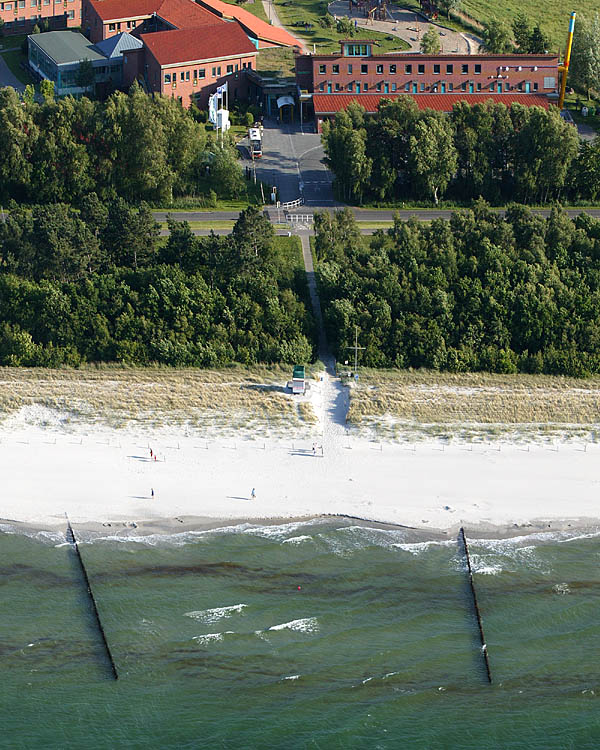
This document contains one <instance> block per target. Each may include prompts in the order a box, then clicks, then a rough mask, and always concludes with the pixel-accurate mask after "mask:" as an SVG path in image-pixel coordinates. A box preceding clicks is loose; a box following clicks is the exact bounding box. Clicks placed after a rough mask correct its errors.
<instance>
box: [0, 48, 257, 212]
mask: <svg viewBox="0 0 600 750" xmlns="http://www.w3.org/2000/svg"><path fill="white" fill-rule="evenodd" d="M90 67H91V65H90V64H88V65H87V66H86V65H85V64H84V63H82V64H81V66H80V70H79V72H78V74H79V73H81V77H80V78H78V80H79V82H80V83H81V85H82V86H83V85H84V84H85V80H87V79H86V74H89V72H90V70H89V69H90ZM91 72H92V73H93V70H92V71H91ZM44 83H49V84H50V88H48V87H46V88H44V87H43V86H42V87H41V91H42V97H43V101H42V102H37V101H35V100H34V96H33V92H32V91H31V90H26V91H25V93H24V96H23V100H21V99H20V98H19V96H18V94H17V92H16V91H15V90H14V89H12V88H9V87H7V88H3V89H0V200H2V201H4V202H6V201H7V200H8V199H11V198H12V199H14V200H16V201H19V202H30V203H46V202H47V203H55V202H66V203H77V202H78V201H80V200H81V198H82V197H83V196H84V195H86V194H87V193H89V192H91V191H94V192H95V193H96V194H97V195H98V196H99V197H100V198H101V199H102V200H112V199H113V198H116V197H121V198H123V199H125V200H126V201H128V202H138V201H144V200H145V201H149V202H154V203H159V202H160V203H168V202H170V201H171V199H172V198H173V196H178V195H198V194H199V193H202V192H205V193H207V194H208V193H209V191H210V190H213V191H214V192H215V193H216V194H217V196H221V197H224V198H231V197H237V196H239V195H240V194H241V193H243V191H244V189H245V183H244V179H243V174H242V170H241V167H240V166H239V164H238V163H237V153H236V150H235V148H234V147H233V145H232V144H230V143H228V142H227V141H226V142H225V144H224V145H223V146H221V145H217V144H216V142H215V141H214V140H213V139H212V138H211V137H210V135H209V134H208V133H207V132H206V129H205V127H204V125H202V124H201V123H198V122H196V121H195V120H194V119H193V117H192V115H191V114H190V113H189V112H188V111H187V110H185V109H183V108H182V107H181V106H180V104H179V103H178V102H177V101H175V100H174V99H169V98H167V97H151V96H148V95H147V94H145V93H144V91H143V90H142V89H141V88H140V87H139V86H138V85H137V84H134V85H133V86H132V87H131V89H130V91H129V93H128V94H124V93H122V92H117V93H115V94H113V95H112V96H110V97H109V98H108V100H107V101H106V102H97V101H91V100H90V99H88V98H87V97H82V98H80V99H74V98H73V97H65V98H61V99H59V100H55V99H54V87H53V85H52V82H51V81H50V82H48V81H46V82H44V81H42V84H44Z"/></svg>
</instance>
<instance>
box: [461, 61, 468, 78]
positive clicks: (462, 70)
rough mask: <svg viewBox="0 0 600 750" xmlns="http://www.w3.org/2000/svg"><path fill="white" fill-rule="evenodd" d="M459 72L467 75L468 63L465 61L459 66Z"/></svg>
mask: <svg viewBox="0 0 600 750" xmlns="http://www.w3.org/2000/svg"><path fill="white" fill-rule="evenodd" d="M460 73H461V75H463V76H468V75H469V65H468V64H466V63H465V65H461V66H460Z"/></svg>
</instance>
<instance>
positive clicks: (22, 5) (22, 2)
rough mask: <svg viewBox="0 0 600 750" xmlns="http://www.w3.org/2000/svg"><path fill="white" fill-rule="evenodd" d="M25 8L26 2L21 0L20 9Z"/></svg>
mask: <svg viewBox="0 0 600 750" xmlns="http://www.w3.org/2000/svg"><path fill="white" fill-rule="evenodd" d="M24 7H25V0H19V8H24Z"/></svg>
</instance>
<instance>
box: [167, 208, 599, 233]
mask: <svg viewBox="0 0 600 750" xmlns="http://www.w3.org/2000/svg"><path fill="white" fill-rule="evenodd" d="M335 208H336V207H333V208H332V206H331V205H327V206H303V207H301V208H299V209H297V211H296V210H295V211H294V212H292V213H298V214H305V215H309V216H311V215H312V214H313V213H314V211H317V210H320V211H331V210H335ZM350 210H351V211H352V213H353V214H354V217H355V218H356V220H357V221H359V222H361V221H393V219H394V216H395V215H399V216H400V218H401V219H404V220H405V221H406V220H407V219H410V217H411V216H414V217H415V218H416V219H418V220H419V221H431V220H432V219H449V218H450V217H451V216H452V214H453V213H456V212H455V211H449V210H425V211H414V210H410V209H409V210H402V211H394V210H387V209H386V210H384V209H376V208H375V209H368V208H351V209H350ZM497 210H498V212H499V213H501V214H504V210H503V209H497ZM531 211H532V213H535V214H538V215H540V216H549V215H550V209H548V208H533V209H531ZM152 213H153V214H154V218H155V219H156V220H157V221H165V219H166V216H167V213H168V212H167V211H153V212H152ZM265 213H266V214H267V215H268V217H269V218H270V220H271V221H273V222H277V209H276V208H274V207H273V206H269V207H267V208H266V209H265ZM581 213H586V214H589V215H590V216H594V217H595V218H597V219H600V208H576V209H570V210H568V211H567V214H568V215H569V216H578V215H579V214H581ZM238 216H239V212H238V211H185V212H178V213H174V214H173V217H174V218H176V219H179V220H180V221H206V222H209V221H235V220H236V219H237V218H238ZM281 220H282V221H284V220H285V215H284V212H283V211H282V212H281ZM199 231H202V230H199ZM208 231H209V230H206V233H208ZM224 232H225V233H227V230H224Z"/></svg>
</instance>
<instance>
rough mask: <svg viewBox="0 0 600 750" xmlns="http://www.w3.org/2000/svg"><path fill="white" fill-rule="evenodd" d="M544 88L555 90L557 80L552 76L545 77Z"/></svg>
mask: <svg viewBox="0 0 600 750" xmlns="http://www.w3.org/2000/svg"><path fill="white" fill-rule="evenodd" d="M544 88H545V89H555V88H556V78H553V77H552V76H544Z"/></svg>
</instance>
